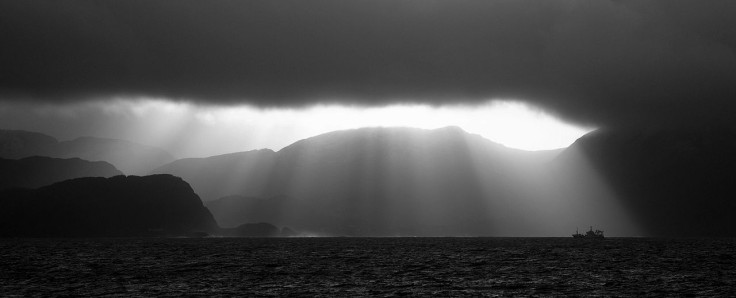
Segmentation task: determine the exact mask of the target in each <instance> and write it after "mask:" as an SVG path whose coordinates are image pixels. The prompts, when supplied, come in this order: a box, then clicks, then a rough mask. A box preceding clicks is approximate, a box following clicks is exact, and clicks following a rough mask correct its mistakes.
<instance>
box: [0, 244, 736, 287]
mask: <svg viewBox="0 0 736 298" xmlns="http://www.w3.org/2000/svg"><path fill="white" fill-rule="evenodd" d="M14 295H18V296H44V297H46V296H66V295H112V296H162V295H225V296H233V295H236V296H285V295H301V296H394V295H425V296H426V295H432V296H464V295H469V296H480V295H483V296H513V295H520V296H527V295H536V296H559V295H586V296H587V295H602V296H611V295H615V296H673V295H675V296H734V295H736V239H637V238H622V239H605V240H602V241H595V240H574V239H572V238H569V239H568V238H281V239H273V238H272V239H268V238H266V239H247V238H240V239H235V238H231V239H226V238H220V239H217V238H205V239H53V240H49V239H0V296H14Z"/></svg>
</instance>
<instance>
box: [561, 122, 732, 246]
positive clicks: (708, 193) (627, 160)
mask: <svg viewBox="0 0 736 298" xmlns="http://www.w3.org/2000/svg"><path fill="white" fill-rule="evenodd" d="M735 153H736V131H734V130H733V129H730V128H727V127H725V126H710V127H701V126H698V127H688V128H680V127H666V128H650V129H616V130H614V129H609V130H599V131H596V132H593V133H590V134H587V135H585V136H583V137H581V138H580V139H578V140H577V141H576V142H575V143H574V144H573V145H571V146H570V147H569V148H568V149H567V150H565V152H563V153H562V154H561V155H560V156H559V157H558V159H557V160H556V161H555V164H556V166H557V168H558V169H559V170H563V169H564V171H567V174H569V175H571V176H570V177H572V178H571V179H572V180H575V181H580V179H585V177H582V176H583V175H586V173H582V172H575V171H570V168H571V165H573V164H575V163H576V162H575V161H574V160H575V159H576V158H578V159H580V158H582V159H585V160H586V161H587V163H589V164H590V166H591V168H592V169H593V170H594V171H595V172H597V173H598V174H599V175H600V176H601V177H602V178H603V179H605V181H606V182H607V183H609V184H610V188H611V189H612V190H613V191H614V192H615V194H614V195H615V196H616V197H617V199H618V200H619V201H620V203H621V204H622V206H623V207H624V208H626V210H627V212H628V213H630V214H631V215H632V216H633V219H634V220H636V221H637V222H638V223H639V224H640V225H641V227H642V228H643V229H644V232H645V234H646V235H649V236H663V237H695V236H731V237H733V236H736V228H735V227H736V218H734V217H733V214H736V199H735V198H736V189H735V188H734V187H733V183H734V181H736V154H735ZM578 188H580V186H578Z"/></svg>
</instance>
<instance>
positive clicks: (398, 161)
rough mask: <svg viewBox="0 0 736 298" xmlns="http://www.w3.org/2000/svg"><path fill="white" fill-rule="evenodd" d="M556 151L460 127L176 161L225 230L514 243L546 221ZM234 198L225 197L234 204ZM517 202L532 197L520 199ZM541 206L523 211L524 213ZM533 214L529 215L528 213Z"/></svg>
mask: <svg viewBox="0 0 736 298" xmlns="http://www.w3.org/2000/svg"><path fill="white" fill-rule="evenodd" d="M558 153H559V150H558V151H541V152H528V151H522V150H516V149H511V148H507V147H504V146H502V145H499V144H496V143H493V142H491V141H489V140H487V139H484V138H482V137H480V136H478V135H472V134H468V133H466V132H464V131H463V130H461V129H459V128H457V127H447V128H442V129H435V130H424V129H414V128H363V129H356V130H347V131H337V132H332V133H327V134H323V135H319V136H316V137H312V138H308V139H305V140H301V141H298V142H296V143H294V144H292V145H290V146H287V147H286V148H284V149H282V150H280V151H278V152H273V151H270V150H257V151H249V152H241V153H234V154H227V155H220V156H214V157H210V158H197V159H183V160H178V161H175V162H173V163H170V164H168V165H165V166H162V167H161V168H159V169H157V170H155V171H154V173H168V174H172V175H176V176H180V177H183V178H184V179H185V180H187V181H189V182H190V183H191V184H192V187H193V188H194V189H195V191H197V192H198V193H199V194H201V195H202V197H203V199H204V200H205V201H209V200H213V199H216V198H219V197H225V198H222V199H219V200H216V201H212V202H208V203H207V205H208V206H209V207H210V208H211V210H212V211H213V214H214V215H215V217H216V218H217V219H218V220H219V221H221V222H222V223H223V225H226V226H235V225H237V224H240V223H244V222H258V221H266V222H271V223H275V224H279V225H286V226H290V227H295V228H296V229H298V230H302V231H304V230H308V231H314V232H315V233H324V234H330V235H434V236H439V235H498V234H502V235H513V234H514V233H518V232H521V231H533V233H540V234H542V233H544V232H549V230H548V229H547V227H546V226H543V225H539V226H538V227H536V228H534V227H531V226H533V225H535V224H534V223H535V222H537V220H532V221H529V222H527V221H525V218H527V217H536V218H546V216H545V215H544V214H543V213H544V212H543V211H544V209H545V208H544V207H543V206H542V205H548V204H551V203H553V200H547V199H545V200H544V201H540V200H538V198H539V197H540V196H538V195H536V191H537V189H535V188H534V187H528V186H526V185H525V184H526V183H527V181H534V180H535V179H537V178H535V177H538V176H539V175H540V174H541V173H542V172H543V171H542V167H543V166H544V164H545V162H548V161H550V160H552V159H553V158H554V157H555V156H556V155H557V154H558ZM228 196H229V197H228ZM516 197H524V198H532V199H531V201H529V200H520V199H516ZM534 202H536V203H538V204H541V205H540V206H538V207H535V208H525V207H524V205H525V204H530V203H534ZM530 209H533V210H530Z"/></svg>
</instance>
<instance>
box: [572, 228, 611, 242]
mask: <svg viewBox="0 0 736 298" xmlns="http://www.w3.org/2000/svg"><path fill="white" fill-rule="evenodd" d="M572 238H582V239H603V238H605V237H604V236H603V231H601V230H595V231H593V226H590V230H589V231H587V232H585V234H580V232H578V229H577V228H576V229H575V234H572Z"/></svg>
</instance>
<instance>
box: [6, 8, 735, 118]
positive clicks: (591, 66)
mask: <svg viewBox="0 0 736 298" xmlns="http://www.w3.org/2000/svg"><path fill="white" fill-rule="evenodd" d="M734 15H736V2H734V1H728V0H724V1H647V2H638V1H524V0H514V1H474V0H466V1H435V0H421V1H419V0H407V1H389V0H378V1H376V0H371V1H368V0H364V1H343V0H332V1H282V0H275V1H273V0H271V1H159V0H154V1H64V2H59V1H3V2H1V3H0V41H1V42H2V44H3V46H2V47H0V65H1V67H0V100H4V101H36V102H42V103H61V104H64V103H67V102H74V101H84V100H107V99H109V98H119V97H121V96H123V97H124V96H131V97H138V96H147V97H157V98H167V99H169V100H174V101H188V102H193V103H197V104H205V105H212V104H214V105H223V104H224V105H233V104H248V105H255V106H261V107H301V106H308V105H313V104H316V103H342V104H358V105H367V106H377V105H385V104H391V103H404V102H412V103H424V104H438V105H441V104H457V103H470V104H473V103H481V102H486V101H488V100H489V99H495V98H503V99H518V100H523V101H527V102H529V103H532V104H535V105H538V106H540V107H542V108H544V109H546V110H548V111H550V112H553V113H556V114H557V115H559V116H561V117H564V118H567V119H569V120H572V121H576V122H578V123H583V124H595V125H625V124H631V123H637V124H640V123H649V122H652V123H672V122H674V123H681V122H688V123H689V122H693V121H705V120H716V121H729V119H731V118H732V117H731V115H732V114H733V113H734V112H736V101H735V100H734V99H736V83H735V82H736V18H734V17H733V16H734Z"/></svg>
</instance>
